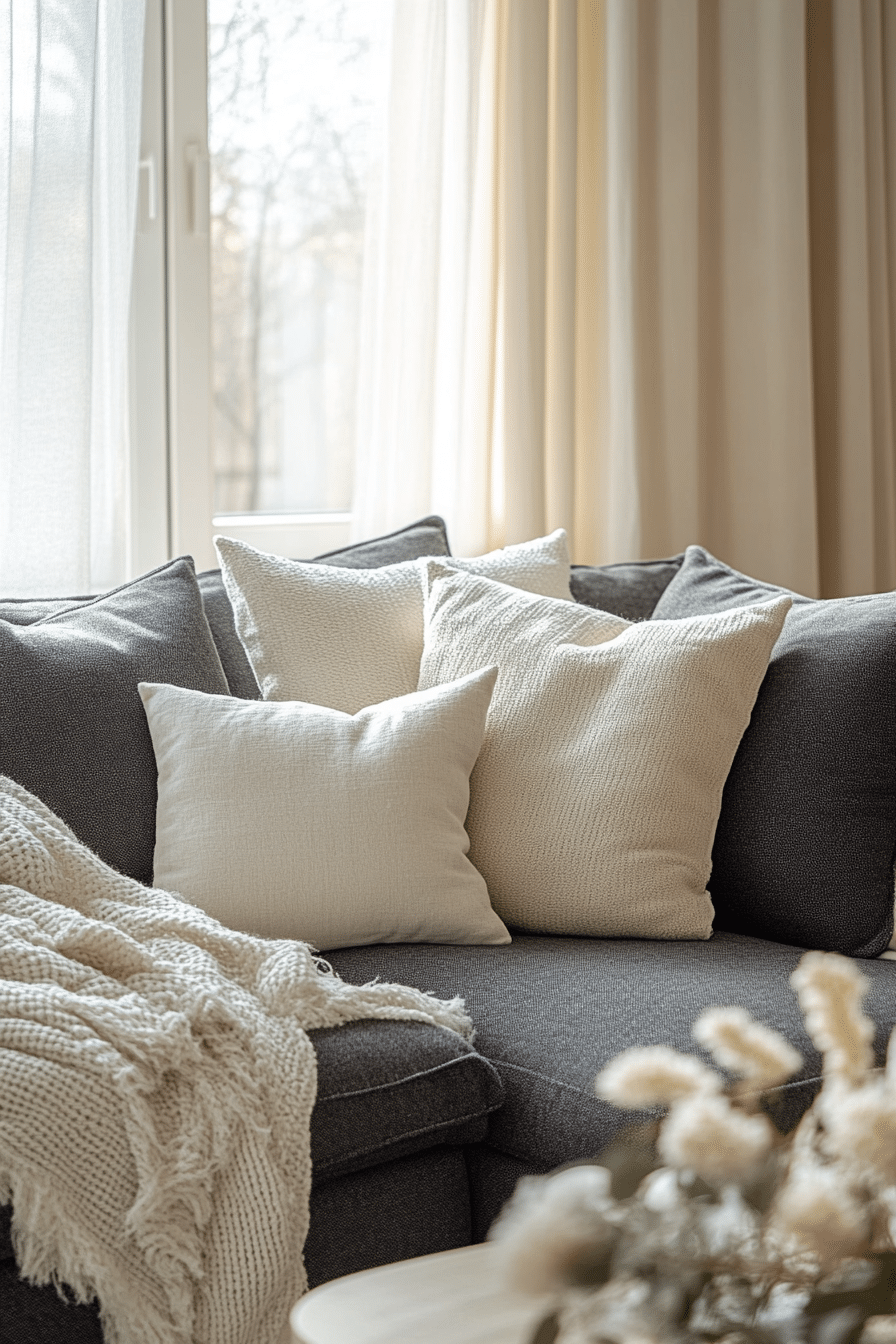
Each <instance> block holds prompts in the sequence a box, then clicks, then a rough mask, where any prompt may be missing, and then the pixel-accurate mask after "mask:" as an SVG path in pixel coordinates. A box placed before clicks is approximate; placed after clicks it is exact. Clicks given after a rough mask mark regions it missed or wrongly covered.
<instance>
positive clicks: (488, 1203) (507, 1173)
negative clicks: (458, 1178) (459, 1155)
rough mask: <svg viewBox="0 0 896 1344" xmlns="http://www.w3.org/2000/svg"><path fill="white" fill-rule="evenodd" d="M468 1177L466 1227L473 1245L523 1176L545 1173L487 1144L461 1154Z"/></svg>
mask: <svg viewBox="0 0 896 1344" xmlns="http://www.w3.org/2000/svg"><path fill="white" fill-rule="evenodd" d="M464 1152H465V1156H466V1159H467V1173H468V1175H469V1177H470V1225H471V1231H472V1239H473V1241H485V1238H486V1237H487V1236H488V1230H489V1228H490V1227H491V1225H492V1223H493V1222H494V1221H495V1219H496V1218H497V1216H498V1214H499V1213H500V1212H501V1210H502V1209H503V1207H504V1205H505V1204H506V1203H507V1201H508V1199H510V1196H511V1195H512V1194H513V1192H514V1190H515V1189H516V1187H517V1182H518V1181H520V1180H521V1179H522V1178H523V1177H524V1176H534V1175H536V1174H540V1173H543V1172H545V1171H547V1170H548V1168H547V1167H545V1166H543V1165H542V1164H541V1163H537V1162H523V1161H521V1160H520V1158H518V1157H511V1156H510V1154H509V1153H502V1152H500V1151H499V1150H498V1149H497V1148H492V1146H491V1145H490V1144H488V1143H477V1144H473V1145H472V1146H471V1147H469V1148H466V1149H465V1150H464Z"/></svg>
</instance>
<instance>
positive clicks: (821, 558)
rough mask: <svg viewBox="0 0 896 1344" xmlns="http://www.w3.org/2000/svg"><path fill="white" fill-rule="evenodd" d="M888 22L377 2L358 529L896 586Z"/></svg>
mask: <svg viewBox="0 0 896 1344" xmlns="http://www.w3.org/2000/svg"><path fill="white" fill-rule="evenodd" d="M402 3H403V4H404V5H405V8H406V11H407V12H404V11H402V8H401V6H402ZM894 11H896V7H894V6H893V5H892V3H891V0H890V2H888V0H750V3H748V4H747V3H744V0H398V6H397V10H396V43H395V46H394V48H393V93H392V103H393V112H394V118H393V123H392V126H391V130H390V144H392V145H393V147H394V146H395V145H396V143H398V142H400V141H401V139H402V137H404V139H405V140H409V139H410V138H413V151H412V152H410V151H406V155H405V160H404V161H405V162H406V163H407V162H413V163H414V164H415V165H416V167H415V171H414V172H413V173H411V174H410V177H403V176H402V174H401V172H400V171H399V168H400V164H399V161H398V160H397V159H396V160H395V161H394V166H395V169H396V171H395V172H393V173H392V175H391V176H390V175H389V174H388V173H387V174H384V189H383V192H382V195H381V202H382V205H381V213H380V224H381V225H382V221H383V219H384V218H385V216H386V214H387V213H388V211H389V210H391V211H392V212H393V217H394V212H395V211H396V209H399V207H400V206H401V203H402V202H405V203H406V204H407V203H408V202H409V201H410V199H411V196H413V199H414V205H413V208H409V211H408V216H407V223H408V227H409V228H410V230H411V234H412V235H413V242H412V241H411V239H409V237H408V236H403V235H402V233H401V231H400V230H399V231H396V230H395V229H394V228H393V229H391V230H390V229H389V228H381V230H380V233H379V235H378V242H377V244H376V249H375V256H376V257H377V259H378V266H379V269H378V271H377V276H378V283H379V288H378V290H377V293H376V300H377V301H376V303H375V304H374V303H372V302H368V304H367V306H366V311H368V312H372V313H375V314H379V315H380V320H385V321H386V324H387V327H388V328H389V330H390V331H391V333H392V344H391V345H389V346H388V348H387V344H386V343H385V342H384V341H383V340H382V339H381V340H379V342H376V341H374V342H369V341H366V342H365V369H366V375H365V377H366V382H365V383H363V384H362V386H363V387H364V397H363V398H362V407H363V409H364V415H362V420H361V422H360V424H359V430H360V434H359V481H360V482H361V488H360V489H359V492H358V499H359V501H360V510H358V513H359V518H358V526H359V530H360V531H362V532H363V531H367V532H369V531H370V530H373V529H374V528H376V527H381V526H385V525H395V526H397V525H399V524H400V523H401V522H404V521H406V520H407V518H408V517H410V516H412V515H413V514H415V513H422V512H426V511H428V510H429V509H434V510H436V511H438V512H443V513H444V514H445V515H446V517H447V518H448V522H449V534H450V536H451V538H452V542H453V544H454V547H455V549H456V550H457V551H458V552H461V553H464V552H467V553H469V552H472V551H475V550H480V549H485V548H486V547H487V546H493V545H498V544H502V543H505V542H509V541H516V540H521V539H523V538H525V537H529V536H533V535H536V534H537V533H539V532H544V531H547V530H549V529H550V528H552V527H555V526H558V525H562V526H565V527H567V529H568V530H569V533H570V537H571V540H572V549H573V553H574V558H575V559H577V560H580V561H587V562H600V561H606V560H612V559H623V558H633V557H636V556H650V555H664V554H669V553H671V552H673V551H676V550H679V549H681V548H682V547H683V546H685V545H686V544H688V542H691V541H699V542H701V543H703V544H704V545H706V546H708V547H709V548H710V549H711V550H713V551H714V552H715V553H716V554H718V555H719V556H721V557H722V558H724V559H725V560H727V561H728V562H729V563H731V564H733V565H735V566H737V567H738V568H741V569H744V570H746V571H747V572H749V573H752V574H755V575H757V576H761V577H765V578H768V579H771V580H774V581H777V582H780V583H784V584H787V585H790V586H792V587H794V588H796V589H798V590H800V591H803V592H806V593H819V592H821V593H824V594H830V595H832V594H835V593H842V592H858V591H869V590H872V589H879V588H887V587H896V501H894V480H893V476H894V461H893V459H894V442H893V402H894V386H896V374H894V351H896V253H894V249H896V241H894V240H896V12H894ZM458 16H462V18H459V17H458ZM399 20H400V22H399ZM427 23H428V24H429V27H428V28H427V26H426V25H427ZM438 24H441V25H442V31H443V33H444V34H445V37H441V38H440V37H436V36H435V29H436V28H437V27H438ZM452 24H453V25H454V31H455V37H454V39H453V41H452V40H450V39H448V38H447V34H448V32H449V30H450V26H451V25H452ZM461 29H462V32H463V37H462V39H461V38H460V36H459V32H460V30H461ZM424 30H425V31H426V37H425V38H424V36H423V34H424ZM415 34H416V36H415ZM421 53H425V54H426V58H425V60H423V59H421ZM435 67H438V72H439V74H438V77H436V75H435V74H434V73H433V71H434V69H435ZM402 70H405V71H410V72H413V73H412V75H411V76H409V77H408V78H409V79H410V83H408V82H407V80H406V81H405V83H402V81H401V80H398V81H397V82H396V79H395V76H396V75H398V74H399V73H400V72H401V71H402ZM414 81H416V85H415V89H411V86H410V85H411V83H413V82H414ZM465 81H466V84H465ZM465 89H466V92H464V90H465ZM402 96H404V97H405V101H404V103H403V104H402V103H401V97H402ZM414 99H416V100H417V101H416V102H415V101H414ZM421 99H422V102H421V101H420V100H421ZM412 107H413V108H414V110H415V114H414V115H412V111H411V109H412ZM449 126H452V127H454V131H453V141H452V139H451V137H449V134H448V127H449ZM458 127H460V128H461V130H460V131H459V130H458ZM396 137H397V138H398V139H397V141H396ZM427 137H428V138H427ZM452 143H453V148H452ZM424 198H425V203H424ZM418 235H419V236H418ZM424 244H425V246H426V247H427V248H428V249H429V251H428V253H427V255H428V257H429V258H430V262H429V267H430V269H429V271H428V272H427V275H428V277H429V278H428V281H427V283H426V284H421V283H420V276H419V271H418V269H415V268H416V254H415V251H414V247H415V246H418V247H422V246H424ZM390 249H391V252H390ZM390 255H391V258H392V272H391V277H390V276H389V274H388V266H387V261H388V258H389V256H390ZM372 292H373V291H371V293H372ZM383 315H385V317H384V316H383ZM373 329H374V328H373V326H369V327H368V333H369V332H370V331H372V330H373ZM371 352H375V355H376V358H374V357H372V355H371ZM377 358H378V360H379V362H378V363H377ZM424 375H425V376H424ZM390 509H391V512H390Z"/></svg>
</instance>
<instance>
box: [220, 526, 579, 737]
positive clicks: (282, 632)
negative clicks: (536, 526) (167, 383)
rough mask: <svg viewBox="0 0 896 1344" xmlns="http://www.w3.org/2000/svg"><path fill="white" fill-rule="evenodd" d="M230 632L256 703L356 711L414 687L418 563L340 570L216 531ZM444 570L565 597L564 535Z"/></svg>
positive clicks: (419, 644) (419, 646) (419, 612)
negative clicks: (257, 691)
mask: <svg viewBox="0 0 896 1344" xmlns="http://www.w3.org/2000/svg"><path fill="white" fill-rule="evenodd" d="M215 545H216V547H217V550H218V558H219V560H220V562H221V573H222V575H223V578H224V584H225V587H226V589H227V595H228V597H229V598H230V602H231V605H232V607H233V613H234V620H235V623H236V630H237V634H238V635H239V637H240V640H241V641H242V644H243V647H244V648H245V650H246V655H247V657H248V659H249V662H250V663H251V664H252V670H253V672H254V673H255V677H256V680H257V682H258V685H259V687H260V688H261V693H262V695H263V696H264V698H265V700H305V701H307V702H308V703H309V704H313V705H329V706H330V708H331V709H341V710H343V711H344V712H345V713H346V714H355V713H357V711H358V710H359V709H363V708H364V706H365V705H374V704H377V703H378V702H379V701H381V700H389V699H391V698H392V697H394V696H396V695H407V694H408V693H409V692H410V691H414V690H416V689H417V677H418V676H419V673H420V655H421V653H422V652H423V583H422V574H423V570H422V565H424V564H425V563H426V562H425V561H420V560H406V561H404V562H402V563H401V564H398V565H386V566H385V567H384V568H382V569H339V568H336V567H335V566H332V565H315V564H311V563H308V562H306V561H302V560H284V559H283V558H282V556H279V555H268V554H267V553H266V552H264V551H257V550H255V548H254V547H253V546H247V545H246V544H245V542H242V541H233V540H231V539H230V538H229V537H217V538H216V539H215ZM447 563H449V564H450V565H451V566H452V567H457V568H459V569H463V570H470V571H472V572H474V573H477V574H485V575H487V576H488V577H489V578H492V579H497V580H499V581H500V582H501V583H509V584H511V585H513V586H514V587H516V588H525V589H527V590H528V591H529V592H532V593H542V594H544V595H545V596H547V597H556V598H563V599H564V600H565V601H567V602H571V601H572V595H571V593H570V591H569V573H570V569H569V551H568V550H567V546H566V533H565V532H564V531H563V530H562V529H560V530H558V531H556V532H552V533H551V535H550V536H549V537H540V538H538V539H537V540H536V541H527V542H523V543H521V544H520V545H517V546H506V547H505V548H504V550H502V551H491V552H490V553H489V554H488V555H481V556H478V557H477V558H476V559H475V560H456V559H454V558H453V557H452V558H451V559H450V561H448V562H447Z"/></svg>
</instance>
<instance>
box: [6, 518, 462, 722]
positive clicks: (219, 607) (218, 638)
mask: <svg viewBox="0 0 896 1344" xmlns="http://www.w3.org/2000/svg"><path fill="white" fill-rule="evenodd" d="M450 554H451V552H450V550H449V549H448V536H447V533H446V532H445V523H444V521H443V520H442V519H441V518H437V517H435V516H432V517H430V518H421V519H420V520H419V522H416V523H410V524H409V525H408V526H407V527H403V528H401V529H400V530H399V531H398V532H390V533H389V534H388V536H385V537H375V538H374V539H373V540H372V541H359V542H356V543H355V545H353V546H344V547H342V549H341V550H338V551H328V552H327V553H326V554H325V555H318V556H315V558H314V563H315V564H316V565H337V566H341V567H342V568H344V569H380V568H381V567H382V566H383V565H397V564H399V563H400V562H401V561H402V560H416V559H418V558H419V557H420V556H423V555H450ZM199 588H200V590H201V592H202V600H203V602H204V603H205V611H206V615H207V616H208V622H209V625H210V626H211V628H212V635H213V636H214V639H215V643H216V645H217V646H218V653H219V654H220V656H221V663H222V664H223V667H224V672H225V674H226V676H227V681H228V684H229V686H230V690H231V694H233V695H236V696H239V698H240V699H242V700H258V699H260V698H261V697H260V692H259V689H258V683H257V681H256V680H255V673H254V672H253V671H252V668H251V666H250V663H249V660H248V658H247V657H246V654H245V650H244V649H243V646H242V644H241V643H240V640H239V636H238V635H237V633H236V628H235V627H234V624H233V611H232V609H231V606H230V599H229V598H228V596H227V593H226V592H225V590H224V583H223V580H222V578H221V571H220V569H207V570H205V571H204V572H203V573H202V574H200V575H199ZM0 614H2V613H0Z"/></svg>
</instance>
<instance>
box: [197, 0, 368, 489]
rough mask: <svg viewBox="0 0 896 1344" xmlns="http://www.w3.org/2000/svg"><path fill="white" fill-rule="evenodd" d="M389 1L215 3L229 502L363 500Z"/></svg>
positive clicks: (219, 317)
mask: <svg viewBox="0 0 896 1344" xmlns="http://www.w3.org/2000/svg"><path fill="white" fill-rule="evenodd" d="M386 3H387V0H292V2H291V3H288V4H284V3H283V0H209V10H208V13H209V148H210V153H211V173H212V192H211V204H212V239H211V243H212V343H213V380H214V417H213V444H214V447H213V454H214V469H215V511H216V512H219V513H220V512H226V513H231V512H244V511H255V510H261V511H265V512H266V511H269V510H290V511H318V510H336V511H342V510H347V509H349V508H350V507H351V496H352V463H353V456H354V427H355V396H356V383H357V363H358V335H359V318H360V302H361V271H362V264H363V255H364V219H365V212H366V204H367V184H368V178H369V173H370V153H371V145H372V141H373V134H372V131H373V116H374V104H375V101H376V97H377V93H378V89H379V83H380V79H381V74H380V72H381V66H382V50H383V43H382V36H383V30H384V25H385V8H386Z"/></svg>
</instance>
